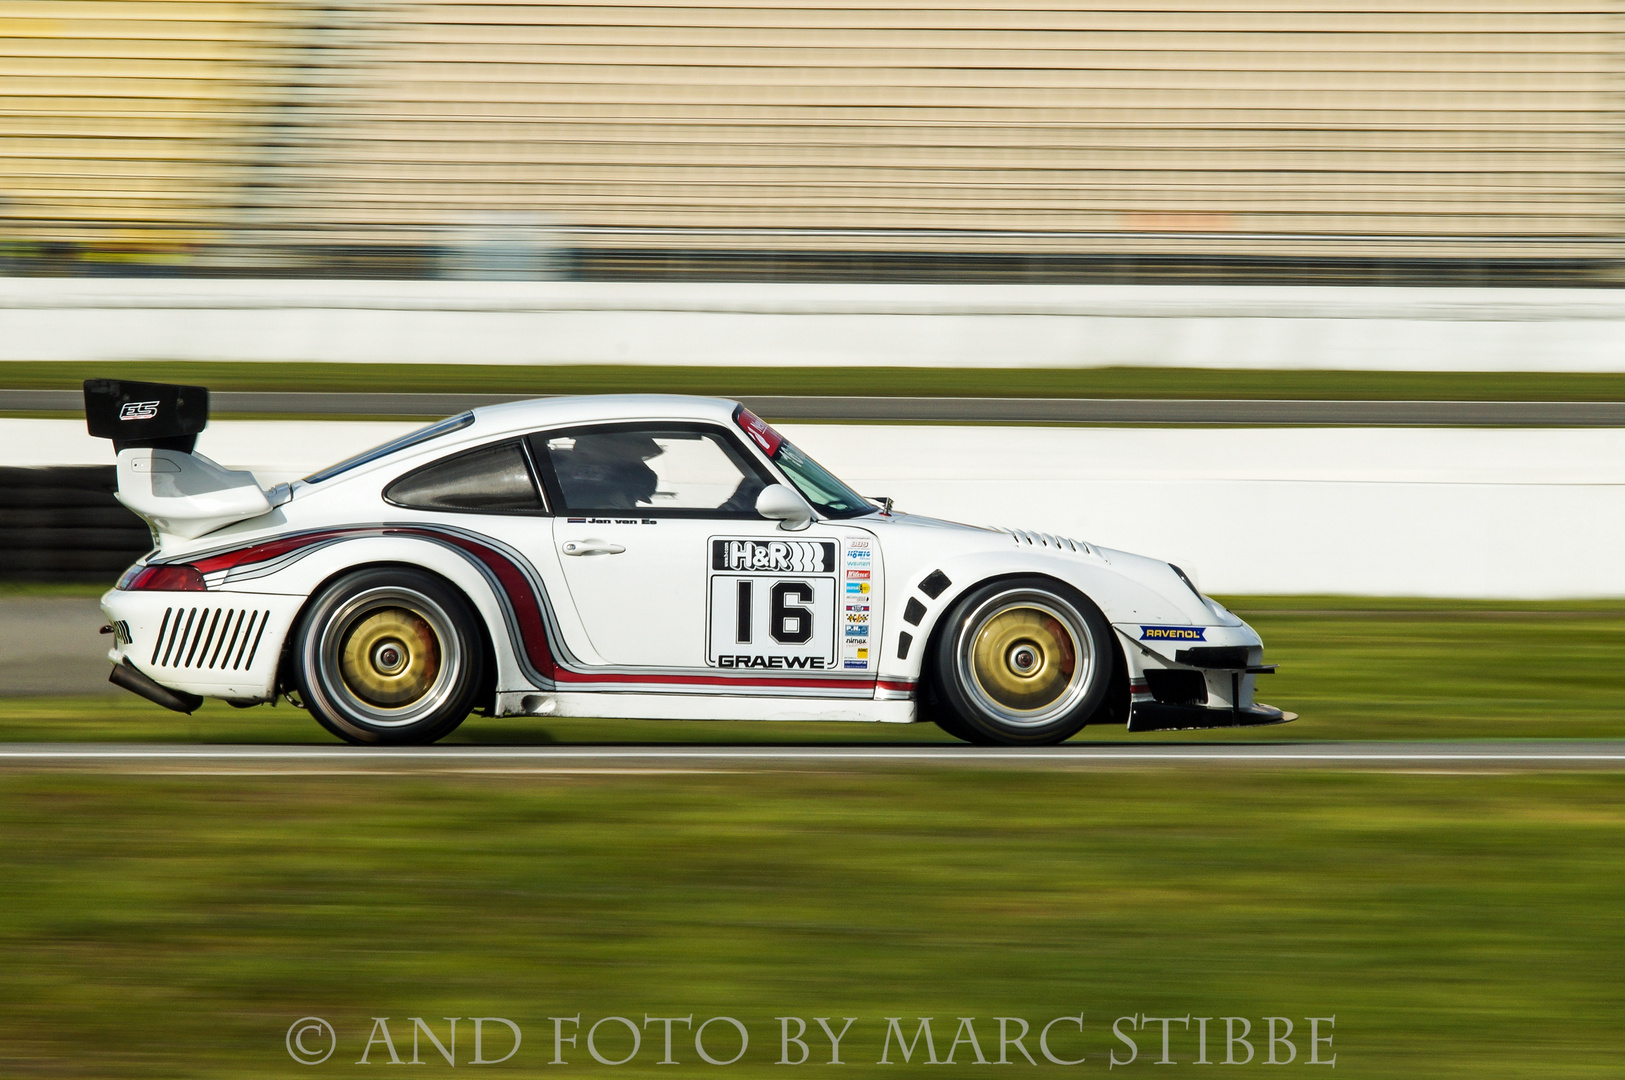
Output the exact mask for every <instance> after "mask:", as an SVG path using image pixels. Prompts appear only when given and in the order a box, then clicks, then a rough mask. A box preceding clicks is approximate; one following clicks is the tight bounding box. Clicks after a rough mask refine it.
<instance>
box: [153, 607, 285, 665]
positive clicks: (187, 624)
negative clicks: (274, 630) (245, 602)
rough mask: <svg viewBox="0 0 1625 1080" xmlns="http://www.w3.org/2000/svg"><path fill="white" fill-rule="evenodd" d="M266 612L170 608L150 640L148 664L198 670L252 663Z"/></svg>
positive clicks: (219, 608) (262, 630) (236, 609)
mask: <svg viewBox="0 0 1625 1080" xmlns="http://www.w3.org/2000/svg"><path fill="white" fill-rule="evenodd" d="M270 618H271V613H270V612H269V611H257V610H253V609H245V608H229V607H218V608H211V607H172V608H166V609H164V619H163V622H162V623H161V624H160V625H159V627H158V637H157V640H156V641H154V642H153V646H152V657H151V659H150V661H149V662H150V663H151V664H153V665H154V666H157V667H167V668H194V669H197V670H201V671H209V670H214V671H240V670H245V669H247V668H250V667H252V666H253V664H254V656H255V654H256V653H258V652H259V647H260V639H261V638H262V637H264V636H265V624H266V622H268V621H269V620H270Z"/></svg>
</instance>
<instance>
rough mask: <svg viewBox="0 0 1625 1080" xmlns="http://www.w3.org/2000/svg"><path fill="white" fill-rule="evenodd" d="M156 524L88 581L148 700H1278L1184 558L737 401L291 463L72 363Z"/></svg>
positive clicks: (478, 418) (949, 721)
mask: <svg viewBox="0 0 1625 1080" xmlns="http://www.w3.org/2000/svg"><path fill="white" fill-rule="evenodd" d="M85 400H86V416H87V421H88V423H89V427H90V430H91V433H92V434H93V435H97V436H101V437H104V438H108V439H111V440H112V441H113V445H114V449H115V451H116V453H117V457H118V465H117V473H118V498H119V499H120V501H122V502H123V503H124V504H125V505H126V506H128V507H129V508H130V509H131V510H133V511H134V512H135V513H137V514H139V515H140V516H141V517H142V518H144V519H145V520H146V521H147V522H148V524H149V525H150V526H151V528H152V532H153V536H154V539H155V542H156V547H155V549H154V550H153V551H152V552H151V553H150V554H148V555H147V556H145V557H144V558H142V559H141V560H140V561H139V562H137V563H136V564H135V565H134V566H132V567H130V568H129V570H128V571H126V572H125V574H124V575H123V577H122V578H120V580H119V582H118V584H117V586H116V587H115V588H113V589H112V590H111V591H110V592H108V593H107V594H106V595H105V596H104V597H103V598H102V607H103V610H104V611H105V612H106V615H107V618H108V620H109V626H110V628H111V632H112V633H113V635H114V646H113V648H112V650H111V651H110V653H109V656H110V659H111V660H112V661H113V664H114V669H113V674H112V679H113V681H114V682H115V683H118V684H119V685H121V686H124V687H126V688H128V689H130V690H133V691H134V692H136V693H138V694H141V695H142V696H144V697H146V698H148V699H150V700H153V701H155V702H158V703H159V704H162V705H165V706H168V707H170V708H174V709H178V710H181V711H186V712H190V711H191V710H193V709H195V708H196V707H197V706H198V705H199V704H200V703H201V701H202V699H203V698H204V697H215V698H221V699H224V700H226V701H229V702H231V703H232V704H235V705H243V706H247V705H252V704H257V703H263V702H269V701H273V700H275V699H276V698H277V697H278V696H279V695H285V696H287V697H288V699H289V700H291V701H293V702H295V703H296V704H299V705H301V706H303V707H304V708H306V709H308V710H309V711H310V713H311V715H312V716H314V717H315V718H316V720H317V721H319V722H320V723H321V724H322V726H324V727H325V728H327V729H328V730H329V731H331V732H332V733H333V734H335V735H337V736H338V737H339V738H341V739H345V740H348V741H351V742H355V743H374V744H405V743H428V742H433V741H435V740H437V739H440V738H441V737H443V736H445V735H446V734H447V733H448V732H450V731H452V730H453V729H454V728H456V727H457V726H458V725H459V724H460V723H462V722H463V720H464V718H465V717H467V716H468V714H469V713H470V712H473V711H478V712H481V713H483V714H485V715H488V716H493V717H503V716H515V715H525V716H550V717H633V718H666V719H732V720H854V721H876V722H883V723H910V722H915V721H922V720H930V721H933V722H935V723H937V724H939V725H940V726H941V727H942V728H943V729H945V730H946V731H948V732H950V733H952V734H953V735H955V736H957V737H959V738H961V739H964V740H966V741H969V742H977V743H999V744H1049V743H1057V742H1060V741H1062V740H1064V739H1067V738H1070V737H1071V736H1073V735H1075V734H1076V733H1077V732H1078V731H1079V730H1081V729H1082V728H1083V727H1084V726H1085V725H1089V724H1118V725H1122V724H1127V726H1128V728H1129V729H1130V730H1132V731H1155V730H1167V729H1182V728H1218V727H1239V726H1251V725H1258V724H1276V723H1281V722H1283V721H1286V720H1291V719H1293V718H1294V717H1293V715H1292V714H1290V713H1284V712H1282V711H1281V710H1280V709H1277V708H1273V707H1271V706H1268V705H1262V704H1258V703H1257V702H1255V701H1254V699H1253V689H1254V683H1255V681H1256V679H1257V677H1258V676H1259V675H1262V674H1266V673H1268V672H1270V671H1272V670H1274V669H1273V668H1272V667H1270V666H1267V665H1265V664H1264V662H1263V645H1262V642H1261V641H1260V639H1259V636H1258V635H1257V634H1256V633H1254V631H1253V630H1252V628H1251V627H1249V626H1248V625H1247V624H1246V623H1244V622H1243V621H1242V620H1241V619H1239V618H1237V617H1236V616H1235V615H1233V614H1231V613H1230V612H1229V611H1227V610H1225V608H1224V607H1222V606H1221V605H1220V604H1218V603H1216V602H1215V601H1213V600H1212V599H1209V598H1208V597H1205V596H1203V595H1202V594H1201V593H1199V592H1198V591H1197V590H1196V588H1195V586H1194V585H1192V583H1191V581H1190V580H1189V578H1187V577H1186V575H1185V574H1184V573H1183V572H1181V571H1180V570H1179V569H1178V568H1177V567H1175V566H1172V565H1170V564H1169V563H1166V562H1162V561H1160V560H1157V559H1150V558H1145V557H1142V556H1139V555H1130V554H1128V553H1126V552H1121V551H1114V550H1110V549H1107V548H1102V547H1098V546H1096V545H1094V544H1090V543H1086V542H1084V541H1080V540H1069V539H1066V538H1063V537H1058V536H1052V535H1049V534H1047V533H1041V532H1030V531H1026V530H1022V529H999V528H984V527H975V526H967V525H958V524H953V523H951V522H947V521H939V520H936V519H933V518H929V517H921V516H916V515H914V514H909V513H903V512H901V511H899V510H894V509H892V507H891V505H890V502H889V501H888V500H875V499H869V498H865V497H863V496H862V495H859V494H858V493H856V492H854V491H853V490H852V489H851V488H850V487H848V486H847V485H846V484H845V483H843V482H842V481H841V480H839V479H838V478H837V477H835V476H834V475H832V474H831V473H830V472H829V471H827V470H826V469H824V468H822V467H821V466H820V465H819V464H818V463H817V462H816V461H814V460H813V459H812V458H810V457H808V456H807V455H806V454H805V453H803V452H802V451H801V450H799V449H798V448H797V447H796V446H794V445H793V444H791V443H790V442H789V441H787V440H786V439H785V438H784V437H783V436H782V435H780V434H779V433H778V432H777V431H775V430H774V429H773V428H772V427H771V426H769V425H768V424H766V423H764V422H763V421H761V420H760V419H758V418H757V417H756V416H754V415H752V414H751V412H750V411H749V410H747V409H745V408H744V407H743V406H742V405H739V404H737V403H735V402H731V401H720V400H709V399H703V398H691V397H668V396H649V395H627V396H604V397H577V398H551V399H544V400H536V401H525V402H517V403H514V404H506V405H495V406H490V407H486V408H479V409H475V410H473V411H471V412H466V413H463V414H461V415H459V416H454V417H451V418H449V419H447V420H443V421H441V422H439V423H436V424H433V425H430V426H428V427H425V428H423V429H422V430H420V431H417V432H414V433H412V434H410V435H407V436H404V437H402V438H399V439H396V440H394V441H393V442H390V443H386V444H385V445H383V446H379V447H377V448H376V449H373V450H370V451H368V452H366V453H363V454H360V455H358V456H356V457H353V458H351V459H349V460H348V461H344V462H341V463H339V464H337V465H334V466H332V467H331V468H327V469H323V470H322V471H320V472H318V473H315V474H313V475H311V476H308V477H306V478H305V479H303V480H300V481H296V482H294V483H292V484H281V485H278V486H277V487H275V488H272V489H269V490H266V489H263V488H261V487H260V485H259V484H258V482H256V480H255V479H254V477H253V475H252V474H251V473H247V472H240V471H232V470H228V469H225V468H222V467H221V466H219V465H217V464H215V463H214V462H213V461H210V460H209V459H208V458H206V457H204V456H202V455H200V454H197V453H195V452H194V450H195V445H196V439H197V434H198V432H200V431H201V430H202V429H203V427H204V425H205V424H206V423H207V415H208V393H207V391H206V390H204V389H203V388H201V387H181V386H171V385H167V384H153V383H129V382H117V381H112V380H92V381H90V382H88V383H87V384H86V392H85Z"/></svg>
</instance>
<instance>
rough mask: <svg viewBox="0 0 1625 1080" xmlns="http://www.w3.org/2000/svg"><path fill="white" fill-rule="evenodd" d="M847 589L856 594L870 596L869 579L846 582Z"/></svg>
mask: <svg viewBox="0 0 1625 1080" xmlns="http://www.w3.org/2000/svg"><path fill="white" fill-rule="evenodd" d="M846 591H847V592H849V593H853V594H856V595H861V596H868V595H869V583H868V582H867V581H849V582H847V583H846Z"/></svg>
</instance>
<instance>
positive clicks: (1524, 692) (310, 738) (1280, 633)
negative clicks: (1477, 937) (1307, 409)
mask: <svg viewBox="0 0 1625 1080" xmlns="http://www.w3.org/2000/svg"><path fill="white" fill-rule="evenodd" d="M1225 600H1226V602H1227V603H1228V604H1230V605H1231V607H1232V608H1233V610H1235V611H1237V612H1238V613H1240V614H1241V615H1243V616H1244V617H1246V618H1247V619H1248V621H1249V622H1251V623H1252V624H1253V626H1254V627H1256V628H1257V629H1258V631H1259V633H1260V634H1262V635H1263V637H1264V642H1265V647H1266V650H1267V657H1268V659H1269V660H1270V661H1271V662H1274V663H1278V664H1280V665H1281V670H1280V673H1279V674H1277V675H1272V676H1266V677H1264V678H1262V679H1261V680H1260V690H1259V697H1260V699H1261V700H1263V701H1267V702H1269V703H1271V704H1274V705H1279V706H1280V707H1282V708H1285V709H1288V710H1290V711H1293V712H1297V713H1299V714H1300V715H1301V719H1299V720H1298V721H1296V722H1295V723H1291V724H1286V725H1282V726H1280V727H1268V728H1248V729H1242V730H1235V731H1222V730H1220V731H1196V732H1167V733H1161V734H1157V735H1153V736H1136V735H1131V734H1130V733H1128V732H1126V731H1124V730H1123V729H1121V728H1109V727H1092V728H1085V729H1084V731H1083V732H1082V734H1080V735H1079V736H1078V739H1079V740H1080V741H1084V742H1096V741H1098V742H1122V741H1131V740H1135V739H1147V740H1150V741H1155V742H1170V741H1202V742H1206V741H1227V742H1228V741H1272V742H1273V741H1297V740H1304V739H1310V740H1319V739H1459V738H1622V737H1625V684H1622V683H1621V680H1620V679H1619V677H1618V671H1619V667H1620V658H1621V657H1622V656H1625V601H1618V600H1612V601H1573V602H1524V603H1520V602H1512V601H1462V600H1426V599H1369V598H1353V597H1316V596H1303V597H1279V596H1269V597H1228V598H1225ZM58 740H114V741H149V740H151V741H160V742H328V741H332V740H331V737H330V736H328V735H327V734H326V733H325V732H324V731H322V730H321V729H320V728H319V727H317V725H316V724H315V723H314V722H313V721H312V720H311V719H310V718H309V716H308V715H306V714H305V713H303V712H301V711H299V710H298V709H295V708H293V707H291V706H289V705H287V704H286V703H282V704H280V705H278V706H276V707H275V708H271V707H266V706H260V707H258V708H253V709H246V710H244V709H233V708H231V707H229V706H227V705H224V704H220V703H218V702H208V703H206V704H205V705H204V707H203V708H202V709H201V710H199V711H198V712H197V713H196V714H194V715H193V716H190V717H185V716H180V715H178V714H175V713H169V712H165V711H164V710H162V709H160V708H158V707H157V706H155V705H150V704H148V703H147V702H144V701H142V700H140V699H139V698H136V697H134V696H132V695H128V694H123V693H119V694H117V695H116V696H103V697H95V698H55V699H53V698H9V699H0V741H58ZM448 741H450V742H462V743H645V742H647V743H663V742H698V743H752V742H768V743H842V742H946V741H950V740H948V738H947V736H945V735H943V734H942V733H941V732H940V731H938V730H937V728H935V727H934V726H931V725H913V726H904V727H897V726H891V725H884V726H883V725H870V724H837V723H829V724H789V723H786V724H766V723H751V722H723V721H717V722H708V723H674V722H670V721H639V720H539V719H503V720H494V719H486V718H483V717H472V718H470V719H469V721H468V722H467V723H465V724H464V725H463V726H462V727H461V728H459V729H458V730H457V732H455V733H454V734H453V735H452V736H451V738H450V739H449V740H448Z"/></svg>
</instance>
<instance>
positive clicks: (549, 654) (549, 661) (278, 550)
mask: <svg viewBox="0 0 1625 1080" xmlns="http://www.w3.org/2000/svg"><path fill="white" fill-rule="evenodd" d="M356 534H372V535H378V536H417V537H424V538H429V539H434V540H437V541H439V542H441V543H447V544H452V545H454V546H456V547H457V548H460V549H461V550H463V551H466V552H467V553H469V554H470V555H472V556H473V557H474V558H476V559H478V560H479V561H480V562H481V563H482V564H483V565H484V566H485V567H486V569H488V570H490V571H491V574H492V576H494V577H495V578H496V579H497V583H498V584H499V585H500V586H501V588H502V591H503V592H504V593H505V594H506V595H507V597H508V603H509V604H510V605H511V606H512V607H513V611H514V616H515V618H516V620H517V621H518V624H519V637H520V640H521V641H522V642H523V643H524V647H525V655H526V656H527V657H528V658H529V660H530V662H531V665H532V666H533V667H535V669H536V670H537V672H538V673H540V674H541V675H543V676H544V677H546V678H548V679H552V680H553V681H554V682H558V683H600V684H602V683H618V684H622V685H627V686H651V685H663V686H718V687H725V686H756V687H782V688H786V689H802V690H819V689H834V690H867V689H869V688H871V687H873V686H874V685H876V684H875V682H874V680H872V679H865V678H862V677H857V678H853V677H837V678H824V679H784V678H777V679H776V678H773V677H771V676H759V675H758V676H753V675H745V676H740V675H681V674H675V673H674V674H670V675H666V674H649V675H645V674H627V673H616V672H601V673H600V672H580V671H570V670H569V669H567V668H563V667H560V666H559V664H558V661H557V660H555V659H554V657H553V651H552V650H551V649H550V648H549V647H548V644H547V622H546V618H545V616H544V615H543V614H542V604H541V600H540V598H539V597H537V595H536V591H535V590H534V589H533V588H531V584H530V579H529V578H528V577H526V576H525V573H524V571H523V570H521V569H520V568H519V567H518V566H517V565H516V564H515V563H514V562H513V560H512V559H509V558H508V557H507V556H506V555H504V554H502V553H501V552H500V551H497V550H496V549H495V548H492V547H489V546H487V545H485V544H482V543H479V542H478V541H475V540H471V539H469V538H467V537H464V536H459V535H457V534H456V533H443V532H440V531H439V530H437V529H424V528H416V527H413V526H399V525H384V526H374V527H372V528H365V529H329V530H326V531H323V532H316V533H305V534H303V535H301V536H288V537H282V538H280V539H277V540H267V541H265V542H263V543H259V544H254V545H252V546H250V547H245V548H239V549H238V550H236V551H228V552H223V553H221V554H219V555H210V556H208V557H206V558H203V559H196V560H192V562H191V565H192V566H195V567H197V568H198V570H200V571H202V572H203V573H205V574H207V573H212V572H213V571H216V570H229V569H233V568H235V567H238V566H246V565H250V564H253V563H258V562H266V561H268V560H270V559H275V558H280V557H281V556H283V555H287V554H289V553H291V552H294V551H298V550H299V549H300V548H303V547H309V546H312V545H315V544H320V543H324V542H326V541H328V540H337V539H342V538H344V537H346V536H353V535H356ZM879 686H880V687H881V688H882V689H886V690H904V691H907V690H913V689H914V683H912V682H908V681H898V680H890V679H888V680H883V681H881V682H880V683H879Z"/></svg>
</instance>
